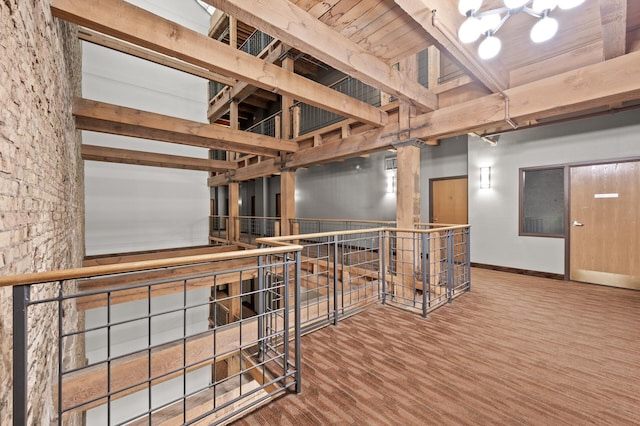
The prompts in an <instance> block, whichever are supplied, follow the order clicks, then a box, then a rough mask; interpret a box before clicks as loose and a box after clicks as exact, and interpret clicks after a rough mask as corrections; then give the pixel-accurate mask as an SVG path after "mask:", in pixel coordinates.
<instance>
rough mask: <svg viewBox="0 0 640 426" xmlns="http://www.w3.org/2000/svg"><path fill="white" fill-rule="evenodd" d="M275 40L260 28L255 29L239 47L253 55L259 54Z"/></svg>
mask: <svg viewBox="0 0 640 426" xmlns="http://www.w3.org/2000/svg"><path fill="white" fill-rule="evenodd" d="M272 41H273V37H271V36H270V35H269V34H265V33H263V32H262V31H260V30H256V31H254V32H253V33H252V34H251V35H250V36H249V37H248V38H247V39H246V40H245V41H244V43H242V45H241V46H240V47H239V48H238V49H240V50H242V51H243V52H246V53H248V54H250V55H252V56H258V55H259V54H260V52H262V51H263V50H264V49H265V48H266V47H267V46H268V45H269V43H271V42H272Z"/></svg>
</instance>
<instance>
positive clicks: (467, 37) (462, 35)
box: [458, 16, 482, 43]
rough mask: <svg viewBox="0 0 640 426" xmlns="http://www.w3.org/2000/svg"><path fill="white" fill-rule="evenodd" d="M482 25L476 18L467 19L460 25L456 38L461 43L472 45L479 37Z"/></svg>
mask: <svg viewBox="0 0 640 426" xmlns="http://www.w3.org/2000/svg"><path fill="white" fill-rule="evenodd" d="M481 29H482V24H481V23H480V20H479V19H478V18H473V17H471V16H470V17H468V18H467V20H466V21H464V22H463V23H462V25H460V29H459V30H458V38H459V39H460V41H461V42H463V43H473V42H474V41H476V40H477V39H478V37H480V34H481Z"/></svg>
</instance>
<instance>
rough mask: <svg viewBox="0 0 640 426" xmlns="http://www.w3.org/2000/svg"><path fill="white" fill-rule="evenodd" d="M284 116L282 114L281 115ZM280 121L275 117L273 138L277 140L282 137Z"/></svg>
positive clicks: (277, 116) (278, 117)
mask: <svg viewBox="0 0 640 426" xmlns="http://www.w3.org/2000/svg"><path fill="white" fill-rule="evenodd" d="M282 115H284V113H283V114H282ZM281 123H282V119H281V118H280V116H279V115H276V116H275V124H274V126H273V127H274V132H275V134H274V137H275V138H277V139H280V138H281V137H282V136H281V135H282V124H281ZM258 162H260V157H258Z"/></svg>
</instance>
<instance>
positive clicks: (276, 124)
mask: <svg viewBox="0 0 640 426" xmlns="http://www.w3.org/2000/svg"><path fill="white" fill-rule="evenodd" d="M281 119H282V111H278V112H276V113H275V114H272V115H270V116H269V117H267V118H265V119H263V120H261V121H258V122H257V123H255V124H253V125H252V126H251V127H248V128H247V129H246V131H247V132H252V133H258V134H261V135H266V136H272V137H274V138H279V137H280V121H281Z"/></svg>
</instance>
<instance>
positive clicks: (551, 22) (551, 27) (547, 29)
mask: <svg viewBox="0 0 640 426" xmlns="http://www.w3.org/2000/svg"><path fill="white" fill-rule="evenodd" d="M557 32H558V21H556V20H555V19H553V18H549V17H548V16H545V17H544V18H542V19H541V20H539V21H538V22H536V24H535V25H534V26H533V27H532V28H531V34H530V35H531V40H533V42H535V43H542V42H545V41H547V40H551V39H552V38H553V36H554V35H556V33H557Z"/></svg>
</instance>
